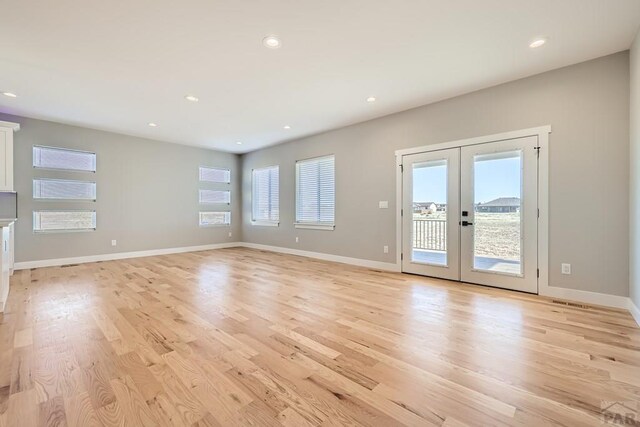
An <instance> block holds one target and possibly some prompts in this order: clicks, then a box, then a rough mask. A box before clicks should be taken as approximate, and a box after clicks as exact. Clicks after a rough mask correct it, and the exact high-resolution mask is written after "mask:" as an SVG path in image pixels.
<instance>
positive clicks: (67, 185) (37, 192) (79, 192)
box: [33, 179, 96, 200]
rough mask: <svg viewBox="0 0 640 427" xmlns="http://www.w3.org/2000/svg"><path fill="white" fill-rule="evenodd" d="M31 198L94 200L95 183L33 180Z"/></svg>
mask: <svg viewBox="0 0 640 427" xmlns="http://www.w3.org/2000/svg"><path fill="white" fill-rule="evenodd" d="M33 198H34V199H62V200H64V199H67V200H96V183H95V182H86V181H73V180H61V179H34V180H33Z"/></svg>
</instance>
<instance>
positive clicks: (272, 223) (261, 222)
mask: <svg viewBox="0 0 640 427" xmlns="http://www.w3.org/2000/svg"><path fill="white" fill-rule="evenodd" d="M272 169H276V170H277V172H278V181H277V185H278V219H277V220H269V219H256V218H255V207H256V205H255V203H256V197H255V195H256V187H255V185H256V172H260V171H267V170H269V171H270V170H272ZM268 198H269V205H270V206H271V205H272V204H273V203H272V200H271V198H272V194H271V186H270V185H269V195H268ZM269 211H271V208H269ZM251 225H257V226H263V227H279V226H280V165H271V166H264V167H261V168H255V169H252V170H251Z"/></svg>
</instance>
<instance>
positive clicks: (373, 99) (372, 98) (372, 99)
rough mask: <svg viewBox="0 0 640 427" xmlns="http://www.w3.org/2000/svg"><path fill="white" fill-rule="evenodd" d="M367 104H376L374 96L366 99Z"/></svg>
mask: <svg viewBox="0 0 640 427" xmlns="http://www.w3.org/2000/svg"><path fill="white" fill-rule="evenodd" d="M367 102H376V97H375V96H370V97H368V98H367Z"/></svg>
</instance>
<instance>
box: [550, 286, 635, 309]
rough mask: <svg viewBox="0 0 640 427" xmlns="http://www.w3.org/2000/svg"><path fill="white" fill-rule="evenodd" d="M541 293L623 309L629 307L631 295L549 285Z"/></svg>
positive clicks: (551, 296) (552, 296)
mask: <svg viewBox="0 0 640 427" xmlns="http://www.w3.org/2000/svg"><path fill="white" fill-rule="evenodd" d="M539 295H540V296H545V297H550V298H560V299H566V300H570V301H577V302H584V303H587V304H596V305H603V306H606V307H613V308H622V309H628V308H629V297H622V296H619V295H609V294H601V293H598V292H589V291H582V290H579V289H569V288H559V287H556V286H547V287H546V288H545V289H544V290H540V293H539Z"/></svg>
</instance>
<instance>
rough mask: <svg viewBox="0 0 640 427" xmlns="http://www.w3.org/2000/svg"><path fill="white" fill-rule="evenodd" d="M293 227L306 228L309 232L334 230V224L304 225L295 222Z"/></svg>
mask: <svg viewBox="0 0 640 427" xmlns="http://www.w3.org/2000/svg"><path fill="white" fill-rule="evenodd" d="M293 225H294V226H295V228H306V229H309V230H327V231H333V230H334V229H335V228H336V226H335V224H304V223H299V222H296V223H294V224H293Z"/></svg>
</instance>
